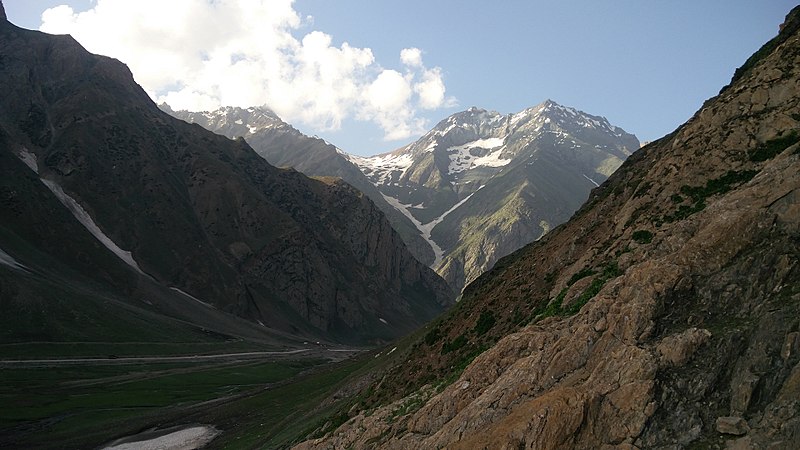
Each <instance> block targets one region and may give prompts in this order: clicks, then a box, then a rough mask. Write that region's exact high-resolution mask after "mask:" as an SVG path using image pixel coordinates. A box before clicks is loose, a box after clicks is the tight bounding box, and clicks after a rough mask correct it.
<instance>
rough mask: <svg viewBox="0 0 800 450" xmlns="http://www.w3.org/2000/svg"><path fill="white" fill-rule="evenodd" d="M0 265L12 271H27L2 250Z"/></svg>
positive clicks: (0, 252) (0, 250) (0, 251)
mask: <svg viewBox="0 0 800 450" xmlns="http://www.w3.org/2000/svg"><path fill="white" fill-rule="evenodd" d="M0 264H2V265H4V266H8V267H11V268H12V269H17V270H24V271H26V272H27V271H28V268H27V267H25V266H24V265H22V264H20V263H18V262H17V260H16V259H14V257H13V256H11V255H9V254H8V253H6V252H4V251H3V249H2V248H0Z"/></svg>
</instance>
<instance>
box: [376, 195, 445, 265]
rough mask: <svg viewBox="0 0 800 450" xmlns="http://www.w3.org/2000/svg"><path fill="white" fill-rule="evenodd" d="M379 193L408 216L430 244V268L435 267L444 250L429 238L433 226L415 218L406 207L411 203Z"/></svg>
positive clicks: (439, 261)
mask: <svg viewBox="0 0 800 450" xmlns="http://www.w3.org/2000/svg"><path fill="white" fill-rule="evenodd" d="M381 195H382V196H383V199H384V200H386V202H387V203H389V204H390V205H392V207H394V209H396V210H398V211H400V212H401V213H402V214H403V215H404V216H406V217H408V220H410V221H411V223H413V224H414V226H415V227H417V229H418V230H419V231H420V233H422V238H423V239H425V241H426V242H427V243H428V245H430V246H431V249H433V254H434V259H433V264H431V268H436V267H437V266H438V265H439V264H440V263H441V262H442V259H444V250H442V247H439V244H437V243H436V242H435V241H434V240H433V239H432V238H431V230H432V229H433V227H430V228H426V226H425V225H423V224H422V222H420V221H419V220H417V218H416V217H414V215H413V214H411V211H409V210H408V208H411V207H412V205H404V204H402V203H400V200H398V199H396V198H394V197H389V196H388V195H386V194H384V193H383V192H381Z"/></svg>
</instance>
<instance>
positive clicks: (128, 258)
mask: <svg viewBox="0 0 800 450" xmlns="http://www.w3.org/2000/svg"><path fill="white" fill-rule="evenodd" d="M40 180H41V181H42V183H44V185H45V186H47V188H48V189H50V191H51V192H52V193H53V194H54V195H55V196H56V198H57V199H58V200H59V201H60V202H61V204H62V205H64V206H66V207H67V209H68V210H69V211H70V212H71V213H72V215H73V216H75V218H76V219H78V222H80V223H81V225H83V226H84V227H85V228H86V230H88V231H89V233H91V234H92V236H94V237H95V238H96V239H97V240H98V241H100V243H101V244H103V245H104V246H105V247H106V248H107V249H109V250H111V252H112V253H114V254H115V255H117V257H118V258H119V259H121V260H122V261H124V262H125V263H126V264H127V265H129V266H131V267H133V268H134V269H135V270H136V271H137V272H139V273H140V274H142V275H144V272H142V269H140V268H139V265H138V264H136V261H135V260H134V259H133V255H132V254H131V252H129V251H126V250H123V249H121V248H120V247H119V246H118V245H117V244H115V243H114V241H112V240H111V238H110V237H108V236H106V234H105V233H103V231H102V230H101V229H100V227H98V226H97V224H95V222H94V220H92V217H91V216H90V215H89V213H87V212H86V210H85V209H83V207H82V206H81V205H79V204H78V202H77V201H75V199H74V198H72V197H70V196H69V195H67V193H66V192H64V190H63V189H61V186H59V185H58V183H56V182H55V181H50V180H45V179H44V178H40Z"/></svg>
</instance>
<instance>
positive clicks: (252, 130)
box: [162, 100, 639, 290]
mask: <svg viewBox="0 0 800 450" xmlns="http://www.w3.org/2000/svg"><path fill="white" fill-rule="evenodd" d="M162 108H163V109H165V110H166V111H168V112H169V113H170V114H173V115H174V116H176V117H178V118H181V119H184V120H186V121H188V122H192V123H197V124H200V125H202V126H203V127H205V128H208V129H209V130H212V131H214V132H217V133H221V134H224V135H226V136H228V137H231V138H235V137H244V138H245V139H246V140H247V142H248V143H250V144H251V145H252V146H253V148H254V149H255V150H256V151H257V152H258V154H259V155H261V156H263V157H264V158H265V159H267V161H269V162H270V163H272V164H274V165H277V166H281V167H293V168H295V169H297V170H299V171H302V172H303V173H306V174H307V175H311V176H338V177H341V178H342V179H343V180H345V181H347V182H348V183H350V184H352V185H353V186H355V187H356V188H358V189H359V190H361V191H362V192H364V193H365V194H367V196H369V197H370V198H371V199H372V200H373V201H374V202H375V203H376V204H377V205H378V206H380V207H381V208H382V209H383V210H384V212H386V213H387V216H388V217H389V219H390V221H391V222H392V225H393V226H394V227H395V228H396V229H397V230H398V232H399V233H400V235H401V236H402V237H403V239H404V240H405V241H406V243H407V244H408V245H409V247H410V249H411V250H412V251H413V253H414V254H415V256H416V257H417V258H418V259H420V261H423V262H425V263H426V264H429V265H430V266H431V267H432V268H434V269H435V270H436V271H437V272H438V273H439V274H441V275H442V276H443V277H444V278H445V280H447V281H448V283H450V285H451V286H453V287H454V288H455V289H457V290H460V289H461V288H463V287H464V286H465V285H466V284H467V283H469V282H470V281H472V280H474V279H475V278H476V277H478V276H479V275H480V274H481V273H483V272H485V271H486V270H487V269H489V268H490V267H491V266H492V265H493V264H494V263H495V261H497V259H498V258H500V257H502V256H505V255H507V254H509V253H511V252H513V251H514V250H516V249H518V248H520V247H521V246H523V245H524V244H526V243H528V242H530V241H533V240H535V239H538V238H540V237H541V236H542V235H544V234H545V233H546V232H547V231H549V230H550V229H552V228H554V227H555V226H557V225H559V224H561V223H563V222H564V221H566V220H567V219H568V218H569V217H570V216H571V215H572V213H573V212H574V211H575V210H577V208H578V207H579V206H580V205H581V204H582V203H583V202H584V201H585V200H586V198H587V197H588V195H589V191H590V190H591V189H593V188H595V187H597V186H598V185H599V184H600V183H602V182H603V181H604V180H605V179H606V178H607V177H608V176H609V175H610V174H611V173H613V172H614V170H615V169H616V168H617V167H619V166H620V164H622V162H623V161H624V160H625V158H627V157H628V156H629V155H630V154H631V153H632V152H634V151H635V150H636V149H638V148H639V141H638V140H637V139H636V137H635V136H633V135H631V134H629V133H627V132H625V131H624V130H622V129H621V128H618V127H615V126H613V125H611V124H610V123H609V122H608V121H607V120H606V119H605V118H603V117H598V116H593V115H590V114H586V113H583V112H581V111H577V110H575V109H573V108H568V107H564V106H561V105H559V104H557V103H555V102H553V101H550V100H548V101H546V102H544V103H542V104H540V105H538V106H535V107H533V108H529V109H526V110H524V111H522V112H519V113H516V114H509V115H502V114H500V113H497V112H493V111H486V110H482V109H478V108H470V109H469V110H467V111H464V112H461V113H457V114H454V115H453V116H451V117H449V118H447V119H445V120H443V121H442V122H440V123H439V124H438V125H436V127H434V128H433V129H432V130H431V131H430V132H428V133H426V134H425V135H424V136H422V137H421V138H420V139H419V140H417V141H416V142H414V143H412V144H409V145H407V146H405V147H402V148H400V149H398V150H396V151H394V152H391V153H387V154H383V155H377V156H373V157H366V158H365V157H359V156H355V155H349V154H347V153H345V152H343V151H342V150H340V149H338V148H336V147H335V146H333V145H331V144H328V143H326V142H325V141H323V140H321V139H318V138H311V137H308V136H305V135H303V134H302V133H300V132H299V131H297V130H296V129H294V128H292V127H291V126H290V125H288V124H286V123H284V122H283V121H281V120H280V119H279V118H278V117H277V116H276V115H275V114H274V113H273V112H272V111H270V110H268V109H266V108H250V109H241V108H222V109H220V110H217V111H213V112H200V113H197V112H187V111H177V112H176V111H172V110H171V109H169V107H168V106H166V105H162Z"/></svg>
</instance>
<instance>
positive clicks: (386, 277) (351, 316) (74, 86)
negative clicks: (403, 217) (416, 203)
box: [0, 20, 452, 343]
mask: <svg viewBox="0 0 800 450" xmlns="http://www.w3.org/2000/svg"><path fill="white" fill-rule="evenodd" d="M0 142H1V143H2V148H0V157H2V159H3V165H2V170H3V172H4V176H3V177H2V178H1V179H0V192H1V193H2V195H0V208H2V214H0V249H2V251H3V254H4V255H6V256H7V258H6V257H4V258H6V261H10V260H9V259H8V258H12V260H13V261H16V263H14V264H16V266H24V267H26V268H27V270H23V269H20V267H16V266H15V265H14V264H11V263H8V264H3V265H0V272H2V276H3V279H4V280H5V281H4V283H3V292H4V293H5V292H8V293H9V295H4V296H3V302H4V305H3V307H4V314H3V316H4V317H5V318H6V319H4V320H15V319H14V318H17V317H27V316H25V315H24V314H25V313H24V311H25V308H26V304H28V303H30V302H31V300H30V299H29V298H27V295H28V294H29V292H27V291H26V290H25V289H21V288H20V286H22V285H26V286H27V285H36V284H37V283H40V282H41V283H50V284H51V285H52V286H53V287H54V288H55V289H60V287H59V286H64V289H69V288H71V283H70V279H73V277H79V278H81V279H86V280H89V282H91V283H99V284H100V285H102V289H101V290H111V291H113V292H115V293H116V294H117V295H118V296H119V297H121V298H124V299H128V300H129V301H130V302H132V303H133V304H135V305H136V307H137V308H142V307H143V308H150V306H152V308H151V309H153V308H154V309H160V308H166V306H161V305H155V306H153V305H150V306H148V305H149V304H153V303H154V302H156V300H157V297H167V298H169V299H170V300H168V301H167V300H165V302H167V303H170V304H174V303H179V302H183V303H187V304H194V305H195V306H196V305H200V306H201V307H203V308H206V309H210V310H214V311H217V313H219V315H220V316H222V315H226V314H228V315H231V314H232V315H233V316H236V317H240V318H244V319H247V320H248V321H250V322H252V324H254V325H255V327H257V328H258V327H260V328H264V329H265V330H275V332H279V333H288V334H290V335H298V336H310V337H316V338H323V339H333V340H339V341H347V342H356V343H364V342H374V341H382V340H387V339H392V338H394V337H397V336H399V335H402V334H404V333H407V332H409V331H411V330H413V329H414V328H416V327H418V326H419V325H421V324H422V323H424V322H425V321H427V320H430V319H431V318H433V317H434V316H436V315H437V314H438V313H439V312H441V311H442V310H443V309H444V308H445V307H446V306H448V305H449V304H450V303H451V301H452V300H451V298H452V294H451V293H450V291H449V288H448V287H447V285H446V284H445V283H444V282H443V281H442V280H441V279H440V278H439V277H438V276H436V274H435V273H433V272H432V271H431V270H430V269H428V268H427V267H424V266H423V265H421V264H419V263H418V262H417V261H416V260H415V259H414V258H413V257H412V256H411V254H410V253H408V251H407V250H406V248H405V246H404V245H403V243H402V241H401V239H400V238H399V237H398V236H397V234H396V233H395V232H394V231H393V230H392V228H391V226H390V225H389V223H388V222H387V221H386V219H385V218H384V216H383V214H382V213H381V212H380V210H379V209H377V208H376V207H375V206H374V204H373V203H372V202H371V201H369V200H368V199H367V198H365V197H364V196H363V195H362V194H361V193H360V192H358V191H356V190H355V189H353V188H352V187H350V186H349V185H347V184H345V183H342V182H341V181H338V180H333V179H326V180H311V179H309V178H307V177H306V176H304V175H302V174H300V173H299V172H296V171H293V170H281V169H277V168H275V167H273V166H270V165H269V164H267V163H266V162H265V161H264V160H263V159H262V158H260V157H259V156H258V155H257V154H256V153H255V152H254V151H253V150H252V148H250V147H249V146H248V145H247V144H246V143H245V142H244V141H243V140H239V141H232V140H229V139H227V138H225V137H222V136H219V135H215V134H213V133H211V132H208V131H206V130H204V129H202V128H201V127H199V126H196V125H189V124H187V123H185V122H183V121H180V120H177V119H174V118H172V117H170V116H168V115H167V114H165V113H163V112H162V111H160V110H159V109H158V108H157V107H156V105H155V104H153V102H152V101H151V100H150V99H149V98H148V96H147V95H146V94H145V92H144V91H143V90H142V89H141V88H140V87H139V86H138V85H137V84H136V83H135V82H134V80H133V77H132V76H131V73H130V72H129V71H128V69H127V68H126V67H125V66H124V65H123V64H121V63H119V62H118V61H116V60H113V59H110V58H106V57H101V56H95V55H92V54H89V53H88V52H86V51H85V50H84V49H83V48H82V47H81V46H80V45H79V44H78V43H77V42H75V41H74V40H73V39H72V38H71V37H69V36H51V35H46V34H43V33H39V32H35V31H28V30H23V29H20V28H18V27H16V26H14V25H12V24H10V23H9V22H7V21H5V20H2V21H0ZM66 273H68V274H69V275H63V276H66V277H68V278H69V279H64V280H57V279H56V275H58V276H62V274H66ZM30 274H36V275H37V276H38V277H40V278H38V279H36V280H32V279H30V278H26V277H28V276H29V275H30ZM154 286H155V287H154ZM152 289H157V290H159V292H161V293H160V294H159V295H158V296H154V297H153V299H151V298H150V295H151V294H150V293H149V292H148V290H152ZM37 298H38V297H37ZM204 304H205V306H204ZM62 306H64V308H66V310H67V311H66V312H65V315H69V312H68V311H69V309H70V305H62ZM176 308H177V309H181V308H180V307H176ZM174 309H175V308H173V309H172V310H170V314H172V315H173V316H175V317H178V318H181V319H183V318H185V317H181V313H180V312H179V311H175V310H174ZM210 314H216V313H213V312H212V313H210ZM226 317H227V316H226ZM62 319H63V322H59V324H58V326H59V327H73V326H80V322H81V320H80V318H79V317H74V318H71V319H70V318H62ZM72 319H74V323H68V322H69V321H70V320H72ZM48 322H50V321H48ZM29 325H30V328H31V330H35V329H37V328H41V327H43V326H44V325H43V324H37V323H30V324H29ZM41 332H42V333H44V332H46V331H44V330H41Z"/></svg>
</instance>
